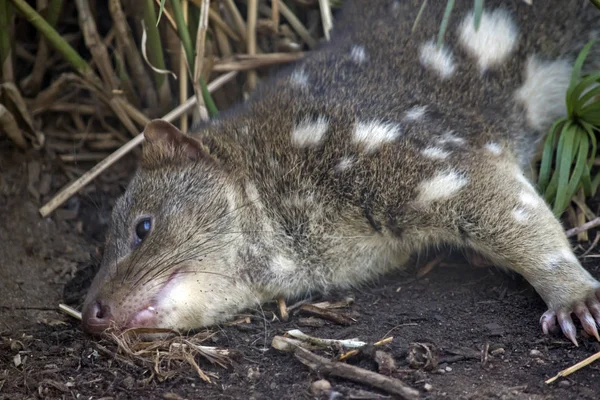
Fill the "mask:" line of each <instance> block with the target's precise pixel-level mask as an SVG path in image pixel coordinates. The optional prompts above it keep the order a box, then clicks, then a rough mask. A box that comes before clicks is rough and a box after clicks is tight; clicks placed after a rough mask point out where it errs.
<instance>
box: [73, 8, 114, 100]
mask: <svg viewBox="0 0 600 400" xmlns="http://www.w3.org/2000/svg"><path fill="white" fill-rule="evenodd" d="M75 5H76V6H77V14H78V18H79V26H80V28H81V33H82V34H83V39H84V41H85V45H86V47H87V48H88V49H89V50H90V53H92V58H93V59H94V61H95V62H96V67H97V68H98V71H99V72H100V76H101V77H102V80H103V81H104V83H105V84H106V85H107V86H108V88H109V90H113V89H117V88H118V87H119V83H118V80H117V76H116V74H115V71H114V70H113V68H112V64H111V62H110V56H109V55H108V50H107V49H106V46H105V45H104V43H103V42H102V38H101V37H100V34H98V28H97V27H96V21H95V20H94V17H93V15H92V10H91V9H90V3H89V0H75Z"/></svg>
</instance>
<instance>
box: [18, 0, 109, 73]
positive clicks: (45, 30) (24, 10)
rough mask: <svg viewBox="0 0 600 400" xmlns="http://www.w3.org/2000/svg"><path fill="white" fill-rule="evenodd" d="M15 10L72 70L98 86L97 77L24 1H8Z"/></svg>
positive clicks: (77, 54) (85, 62)
mask: <svg viewBox="0 0 600 400" xmlns="http://www.w3.org/2000/svg"><path fill="white" fill-rule="evenodd" d="M10 2H11V3H12V4H13V5H14V6H15V8H16V9H17V10H18V11H19V12H20V13H21V14H23V16H24V17H25V18H27V20H28V21H29V22H30V23H31V24H32V25H33V26H35V27H36V28H37V30H38V31H40V33H41V34H42V35H43V36H44V37H45V38H46V39H47V40H48V43H50V45H52V47H54V49H55V50H56V51H58V52H59V53H60V54H62V56H63V57H64V58H65V60H66V61H67V62H68V63H69V64H71V66H73V68H74V69H75V70H76V71H77V72H78V73H79V74H81V75H82V76H83V77H84V78H86V79H87V80H88V81H89V82H92V83H95V84H100V82H99V79H98V77H97V76H96V74H95V73H94V71H92V69H91V68H90V67H89V65H88V63H87V61H85V60H84V59H83V58H81V56H80V55H79V53H77V52H76V51H75V49H73V48H72V47H71V46H70V45H69V43H67V41H66V40H64V39H63V38H62V37H61V36H60V35H59V34H58V32H56V30H54V28H52V26H51V25H50V24H48V22H47V21H46V20H44V18H42V17H41V16H40V15H39V14H38V13H37V12H36V11H35V10H34V9H33V8H32V7H31V6H30V5H29V4H27V1H26V0H10Z"/></svg>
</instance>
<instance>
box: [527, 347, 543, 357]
mask: <svg viewBox="0 0 600 400" xmlns="http://www.w3.org/2000/svg"><path fill="white" fill-rule="evenodd" d="M529 355H530V356H531V357H541V356H542V352H541V351H539V350H536V349H533V350H531V351H530V352H529Z"/></svg>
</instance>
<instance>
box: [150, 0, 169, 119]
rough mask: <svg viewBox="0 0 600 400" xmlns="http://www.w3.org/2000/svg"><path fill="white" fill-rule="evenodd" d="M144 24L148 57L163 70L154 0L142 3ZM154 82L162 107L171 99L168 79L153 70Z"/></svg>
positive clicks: (163, 60)
mask: <svg viewBox="0 0 600 400" xmlns="http://www.w3.org/2000/svg"><path fill="white" fill-rule="evenodd" d="M144 25H145V28H146V35H147V37H148V44H147V54H148V59H149V60H150V63H151V64H152V66H153V67H155V68H157V69H159V70H161V71H164V70H166V66H165V59H164V52H163V46H162V42H161V40H160V34H159V32H158V27H157V21H156V10H155V9H154V2H153V1H152V0H146V2H145V4H144ZM154 83H155V85H156V88H157V92H158V102H159V107H160V108H161V109H163V108H164V107H166V106H167V105H168V104H169V102H170V100H171V90H170V89H169V81H168V80H167V77H166V76H164V75H163V74H161V73H158V72H154Z"/></svg>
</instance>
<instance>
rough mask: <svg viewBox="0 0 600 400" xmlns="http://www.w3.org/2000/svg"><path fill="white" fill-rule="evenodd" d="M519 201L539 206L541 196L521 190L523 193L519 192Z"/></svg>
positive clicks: (526, 204) (525, 204)
mask: <svg viewBox="0 0 600 400" xmlns="http://www.w3.org/2000/svg"><path fill="white" fill-rule="evenodd" d="M519 201H520V202H521V204H523V205H524V206H530V207H537V206H539V205H540V198H539V197H538V196H537V195H535V194H531V193H529V192H521V194H519Z"/></svg>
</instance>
